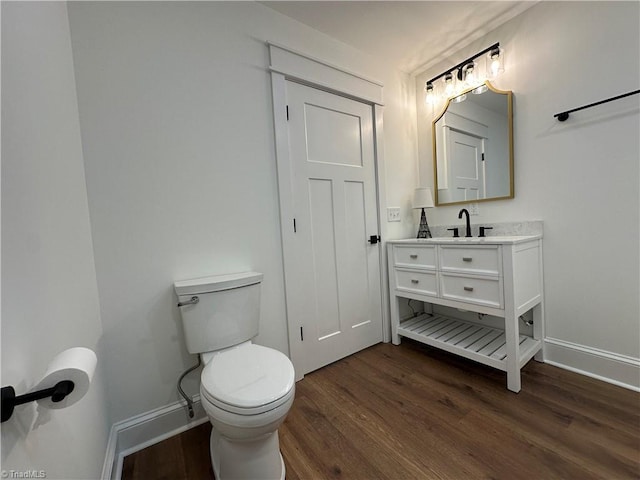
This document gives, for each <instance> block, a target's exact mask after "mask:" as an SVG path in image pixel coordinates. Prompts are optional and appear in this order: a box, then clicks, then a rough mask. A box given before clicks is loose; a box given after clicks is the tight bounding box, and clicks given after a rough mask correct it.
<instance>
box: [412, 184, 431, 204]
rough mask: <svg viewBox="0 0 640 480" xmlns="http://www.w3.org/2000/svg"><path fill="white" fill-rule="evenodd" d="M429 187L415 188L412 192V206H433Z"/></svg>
mask: <svg viewBox="0 0 640 480" xmlns="http://www.w3.org/2000/svg"><path fill="white" fill-rule="evenodd" d="M434 206H435V205H434V204H433V195H432V193H431V189H430V188H416V189H415V190H414V192H413V208H431V207H434Z"/></svg>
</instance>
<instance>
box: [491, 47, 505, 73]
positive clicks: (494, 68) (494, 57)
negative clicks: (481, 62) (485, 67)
mask: <svg viewBox="0 0 640 480" xmlns="http://www.w3.org/2000/svg"><path fill="white" fill-rule="evenodd" d="M487 62H488V63H489V72H490V74H491V78H495V77H497V76H498V75H499V74H501V73H502V72H504V50H503V49H502V48H495V49H493V50H491V51H490V52H489V54H488V55H487Z"/></svg>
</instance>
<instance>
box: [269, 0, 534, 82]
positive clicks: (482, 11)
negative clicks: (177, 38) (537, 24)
mask: <svg viewBox="0 0 640 480" xmlns="http://www.w3.org/2000/svg"><path fill="white" fill-rule="evenodd" d="M261 3H262V4H263V5H265V6H267V7H270V8H272V9H274V10H276V11H278V12H280V13H282V14H284V15H286V16H288V17H291V18H293V19H295V20H298V21H299V22H301V23H304V24H306V25H308V26H310V27H312V28H314V29H315V30H319V31H320V32H323V33H325V34H326V35H329V36H330V37H333V38H335V39H337V40H340V41H341V42H343V43H346V44H347V45H351V46H352V47H354V48H356V49H358V50H360V51H362V52H365V53H368V54H370V55H373V56H375V57H377V58H380V59H382V60H383V61H385V62H388V63H389V64H390V65H391V66H393V67H395V68H397V69H399V70H401V71H403V72H406V73H409V74H415V73H419V72H421V71H424V70H426V69H427V68H429V67H431V66H433V65H435V64H437V63H439V62H440V61H442V60H444V59H446V58H447V57H448V56H449V55H451V54H452V53H454V52H456V51H457V50H459V49H461V48H464V47H465V46H466V45H468V44H470V43H471V42H473V41H474V40H477V39H478V38H480V37H482V36H484V35H485V34H486V33H488V32H490V31H491V30H493V29H495V28H496V27H498V26H499V25H501V24H503V23H504V22H506V21H507V20H509V19H511V18H513V17H515V16H516V15H518V14H520V13H522V12H523V11H524V10H526V9H527V8H529V7H531V6H533V5H534V4H535V3H536V2H534V1H526V2H522V1H473V2H458V1H409V2H407V1H294V2H292V1H263V2H261Z"/></svg>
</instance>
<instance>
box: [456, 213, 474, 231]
mask: <svg viewBox="0 0 640 480" xmlns="http://www.w3.org/2000/svg"><path fill="white" fill-rule="evenodd" d="M463 213H464V214H466V215H467V234H466V235H465V237H470V236H471V221H470V220H469V211H468V210H467V209H466V208H463V209H462V210H460V213H458V218H462V214H463Z"/></svg>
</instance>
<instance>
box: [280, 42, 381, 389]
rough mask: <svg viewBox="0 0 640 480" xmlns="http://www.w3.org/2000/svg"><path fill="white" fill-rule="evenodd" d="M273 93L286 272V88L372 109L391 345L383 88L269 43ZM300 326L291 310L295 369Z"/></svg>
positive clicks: (289, 202)
mask: <svg viewBox="0 0 640 480" xmlns="http://www.w3.org/2000/svg"><path fill="white" fill-rule="evenodd" d="M268 45H269V52H270V70H271V91H272V97H273V119H274V130H275V146H276V163H277V170H278V191H279V203H280V230H281V234H282V250H283V262H284V271H285V272H286V271H287V269H288V268H289V267H293V266H292V265H291V261H292V259H291V258H287V257H288V255H287V252H288V251H289V252H290V251H292V246H293V240H294V237H293V236H294V229H293V219H294V213H293V212H294V205H293V183H292V182H293V166H292V160H291V158H290V156H289V130H288V125H287V96H286V95H287V89H286V82H287V81H293V82H297V83H301V84H303V85H307V86H310V87H312V88H316V89H319V90H325V91H327V92H329V93H332V94H336V95H341V96H344V97H347V98H351V99H354V100H357V101H360V102H363V103H366V104H369V105H371V106H372V107H373V124H374V148H375V165H376V169H375V179H376V192H377V210H378V212H377V215H378V225H379V228H380V236H381V239H382V241H383V243H382V245H381V246H380V249H379V262H380V282H381V292H382V328H383V335H382V339H383V341H384V342H389V341H390V339H391V331H390V328H391V327H390V318H389V288H388V272H387V262H386V261H385V258H384V256H385V252H386V248H384V241H385V240H386V237H387V228H386V218H383V215H382V212H385V211H386V203H385V201H384V199H385V198H386V188H385V182H384V178H385V175H384V171H385V164H384V154H383V153H384V144H383V115H382V111H383V104H382V88H383V85H382V84H381V83H380V82H377V81H375V80H370V79H367V78H366V77H363V76H361V75H358V74H354V73H351V72H348V71H346V70H343V69H340V68H336V67H335V66H332V65H330V64H328V63H326V62H324V61H322V60H318V59H315V58H313V57H311V56H308V55H305V54H301V53H299V52H295V51H293V50H291V49H289V48H287V47H283V46H281V45H277V44H273V43H269V44H268ZM289 290H291V288H290V286H288V285H287V278H286V275H285V303H286V297H287V294H288V292H289ZM297 325H298V324H297V322H296V319H294V318H292V316H291V315H290V312H289V308H288V305H287V328H288V332H289V356H290V358H291V361H292V362H293V365H294V367H295V366H296V363H298V365H300V363H301V358H302V357H303V355H304V352H303V351H302V347H301V345H300V343H299V342H294V341H292V336H293V335H297V333H298V332H297V331H296V328H297ZM295 370H296V380H300V379H302V378H303V374H302V373H300V372H301V371H302V370H301V369H300V368H296V369H295Z"/></svg>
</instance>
